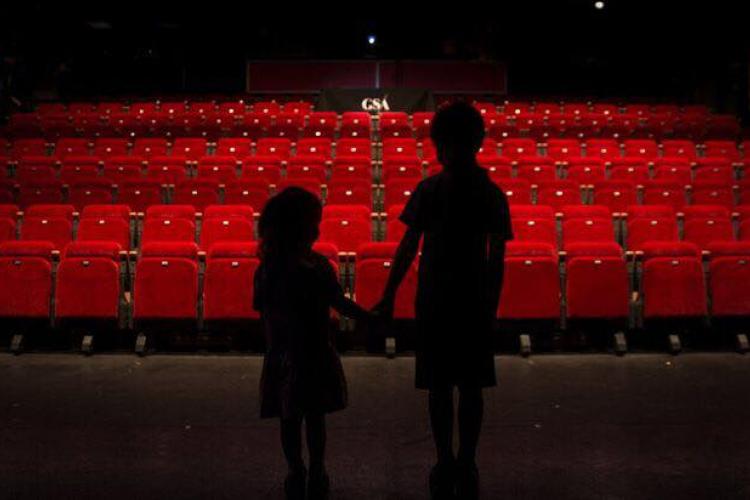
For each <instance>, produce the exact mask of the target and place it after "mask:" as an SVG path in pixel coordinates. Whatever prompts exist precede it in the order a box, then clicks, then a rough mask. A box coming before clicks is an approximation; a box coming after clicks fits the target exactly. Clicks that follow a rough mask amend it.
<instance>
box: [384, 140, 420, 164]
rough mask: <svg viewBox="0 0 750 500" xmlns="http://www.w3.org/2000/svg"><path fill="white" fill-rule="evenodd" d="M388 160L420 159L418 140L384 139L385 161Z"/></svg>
mask: <svg viewBox="0 0 750 500" xmlns="http://www.w3.org/2000/svg"><path fill="white" fill-rule="evenodd" d="M386 158H418V157H417V141H416V139H411V138H409V139H404V138H399V139H384V140H383V159H386Z"/></svg>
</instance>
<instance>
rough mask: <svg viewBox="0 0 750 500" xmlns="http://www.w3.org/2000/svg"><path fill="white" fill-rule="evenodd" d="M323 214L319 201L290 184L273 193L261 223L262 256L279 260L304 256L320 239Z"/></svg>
mask: <svg viewBox="0 0 750 500" xmlns="http://www.w3.org/2000/svg"><path fill="white" fill-rule="evenodd" d="M322 214H323V207H322V205H321V203H320V200H319V199H318V198H317V197H316V196H315V195H314V194H312V193H310V192H309V191H306V190H304V189H301V188H298V187H288V188H286V189H284V190H283V191H281V192H280V193H278V194H277V195H275V196H273V197H272V198H271V199H270V200H268V203H266V206H265V208H264V209H263V213H262V214H261V216H260V221H259V222H258V233H259V235H260V240H261V242H260V257H261V259H264V260H271V261H276V262H279V261H286V260H293V259H296V258H300V257H303V256H304V255H305V254H307V252H309V251H310V249H311V248H312V245H313V243H314V242H315V240H316V239H318V234H319V232H318V226H319V225H320V220H321V217H322Z"/></svg>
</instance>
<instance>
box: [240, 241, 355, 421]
mask: <svg viewBox="0 0 750 500" xmlns="http://www.w3.org/2000/svg"><path fill="white" fill-rule="evenodd" d="M254 281H255V283H254V286H255V295H254V304H253V305H254V307H255V309H256V310H258V311H259V312H260V313H261V318H262V321H263V324H264V328H265V333H266V339H267V345H268V348H267V352H266V356H265V359H264V362H263V373H262V375H261V381H260V398H261V400H260V408H261V410H260V412H261V417H262V418H272V417H281V418H284V419H288V418H299V417H302V416H304V415H306V414H322V413H329V412H333V411H337V410H341V409H343V408H345V407H346V404H347V389H346V379H345V378H344V370H343V367H342V366H341V360H340V359H339V356H338V353H337V352H336V350H335V348H334V346H333V342H332V334H331V316H330V308H331V304H332V302H333V300H334V298H335V297H336V296H337V295H338V294H342V293H343V291H342V289H341V285H340V284H339V282H338V279H337V277H336V273H335V272H334V270H333V266H332V265H331V264H330V262H329V261H328V259H327V258H326V257H324V256H322V255H320V254H318V253H315V252H311V254H310V255H309V256H307V257H306V258H305V259H303V260H301V261H298V262H268V261H264V262H263V263H262V264H261V265H260V266H259V267H258V269H257V271H256V273H255V279H254Z"/></svg>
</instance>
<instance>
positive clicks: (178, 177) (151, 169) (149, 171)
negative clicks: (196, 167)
mask: <svg viewBox="0 0 750 500" xmlns="http://www.w3.org/2000/svg"><path fill="white" fill-rule="evenodd" d="M187 163H188V160H187V158H185V157H184V156H155V157H153V158H151V159H150V160H149V164H148V167H147V168H146V176H147V177H148V179H150V180H153V181H158V182H160V183H162V184H178V183H180V182H182V181H184V180H185V179H187V169H188V166H187Z"/></svg>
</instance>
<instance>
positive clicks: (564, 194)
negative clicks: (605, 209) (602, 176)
mask: <svg viewBox="0 0 750 500" xmlns="http://www.w3.org/2000/svg"><path fill="white" fill-rule="evenodd" d="M536 202H537V204H538V205H549V206H551V207H554V208H562V207H563V206H565V205H576V204H580V203H581V202H582V200H581V188H580V186H579V184H578V183H576V182H573V181H569V180H562V181H547V182H540V183H539V184H538V185H537V189H536Z"/></svg>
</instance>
